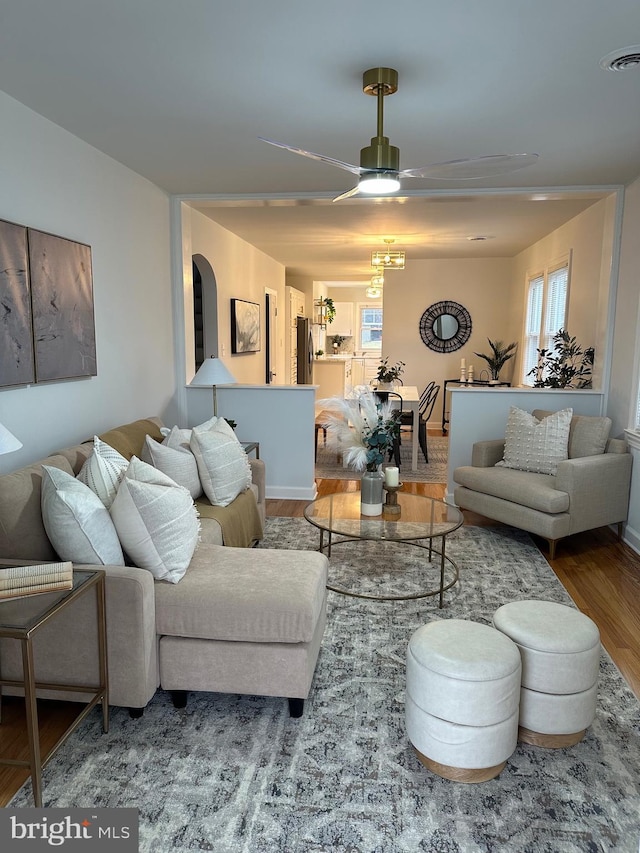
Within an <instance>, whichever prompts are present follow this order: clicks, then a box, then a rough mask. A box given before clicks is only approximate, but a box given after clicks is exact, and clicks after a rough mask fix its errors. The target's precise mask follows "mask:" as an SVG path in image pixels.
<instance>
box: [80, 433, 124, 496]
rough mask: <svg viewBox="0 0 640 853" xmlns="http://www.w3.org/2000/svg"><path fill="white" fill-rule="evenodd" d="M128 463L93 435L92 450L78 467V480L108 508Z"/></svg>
mask: <svg viewBox="0 0 640 853" xmlns="http://www.w3.org/2000/svg"><path fill="white" fill-rule="evenodd" d="M128 465H129V461H128V460H127V459H125V458H124V456H122V454H121V453H118V451H117V450H114V449H113V447H110V446H109V445H108V444H105V442H104V441H101V440H100V439H99V438H98V436H97V435H95V436H94V437H93V452H92V454H91V456H90V457H89V458H88V459H87V461H86V462H85V463H84V465H83V466H82V468H81V469H80V473H79V474H78V480H80V482H81V483H84V484H85V486H89V488H90V489H91V491H92V492H95V493H96V495H97V496H98V497H99V498H100V500H101V501H102V503H103V504H104V505H105V506H106V508H107V509H109V507H110V506H111V503H112V501H113V499H114V498H115V496H116V492H117V491H118V486H119V485H120V481H121V480H122V478H123V477H124V472H125V471H126V470H127V466H128Z"/></svg>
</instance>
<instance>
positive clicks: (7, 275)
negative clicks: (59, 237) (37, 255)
mask: <svg viewBox="0 0 640 853" xmlns="http://www.w3.org/2000/svg"><path fill="white" fill-rule="evenodd" d="M34 379H35V373H34V361H33V333H32V328H31V295H30V293H29V263H28V256H27V229H26V228H25V227H24V225H14V223H13V222H4V221H0V386H6V385H27V384H28V383H30V382H33V381H34Z"/></svg>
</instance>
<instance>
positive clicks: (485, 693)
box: [405, 619, 521, 782]
mask: <svg viewBox="0 0 640 853" xmlns="http://www.w3.org/2000/svg"><path fill="white" fill-rule="evenodd" d="M520 669H521V664H520V654H519V653H518V648H517V646H516V645H515V644H514V643H512V642H511V640H509V638H508V637H506V636H505V635H504V634H501V633H500V632H499V631H496V630H495V629H494V628H492V627H491V626H489V625H481V624H479V623H478V622H467V621H465V620H463V619H443V620H442V621H440V622H430V623H429V624H428V625H423V626H422V628H418V630H417V631H416V632H415V633H414V634H413V636H412V637H411V640H410V641H409V647H408V649H407V692H406V700H405V719H406V725H407V734H408V735H409V740H410V741H411V743H412V744H413V746H414V747H415V750H416V752H417V754H418V758H419V759H420V761H422V763H423V764H424V765H425V766H426V767H428V768H429V770H431V771H432V772H433V773H437V774H438V775H439V776H443V777H444V778H445V779H451V780H453V781H456V782H484V781H486V780H487V779H493V778H494V776H497V775H498V773H500V771H501V770H502V768H503V767H504V765H505V764H506V761H507V758H509V756H510V755H511V754H512V753H513V751H514V749H515V747H516V744H517V741H518V703H519V696H520Z"/></svg>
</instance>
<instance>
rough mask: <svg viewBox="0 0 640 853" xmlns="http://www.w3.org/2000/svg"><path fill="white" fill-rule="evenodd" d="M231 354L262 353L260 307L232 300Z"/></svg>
mask: <svg viewBox="0 0 640 853" xmlns="http://www.w3.org/2000/svg"><path fill="white" fill-rule="evenodd" d="M231 352H232V353H242V352H260V306H259V305H258V303H257V302H245V300H244V299H232V300H231Z"/></svg>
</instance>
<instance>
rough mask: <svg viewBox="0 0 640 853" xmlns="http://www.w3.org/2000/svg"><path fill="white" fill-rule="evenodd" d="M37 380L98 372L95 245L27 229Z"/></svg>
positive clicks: (69, 377)
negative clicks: (94, 308) (94, 268)
mask: <svg viewBox="0 0 640 853" xmlns="http://www.w3.org/2000/svg"><path fill="white" fill-rule="evenodd" d="M27 236H28V244H29V269H30V272H31V305H32V312H33V340H34V350H35V373H36V382H46V381H49V380H53V379H72V378H74V377H80V376H95V375H96V373H97V369H96V334H95V321H94V313H93V278H92V271H91V247H90V246H85V245H84V244H83V243H76V242H74V241H73V240H67V239H66V238H64V237H56V236H54V235H53V234H46V233H45V232H44V231H36V230H35V229H33V228H29V229H28V234H27Z"/></svg>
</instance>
